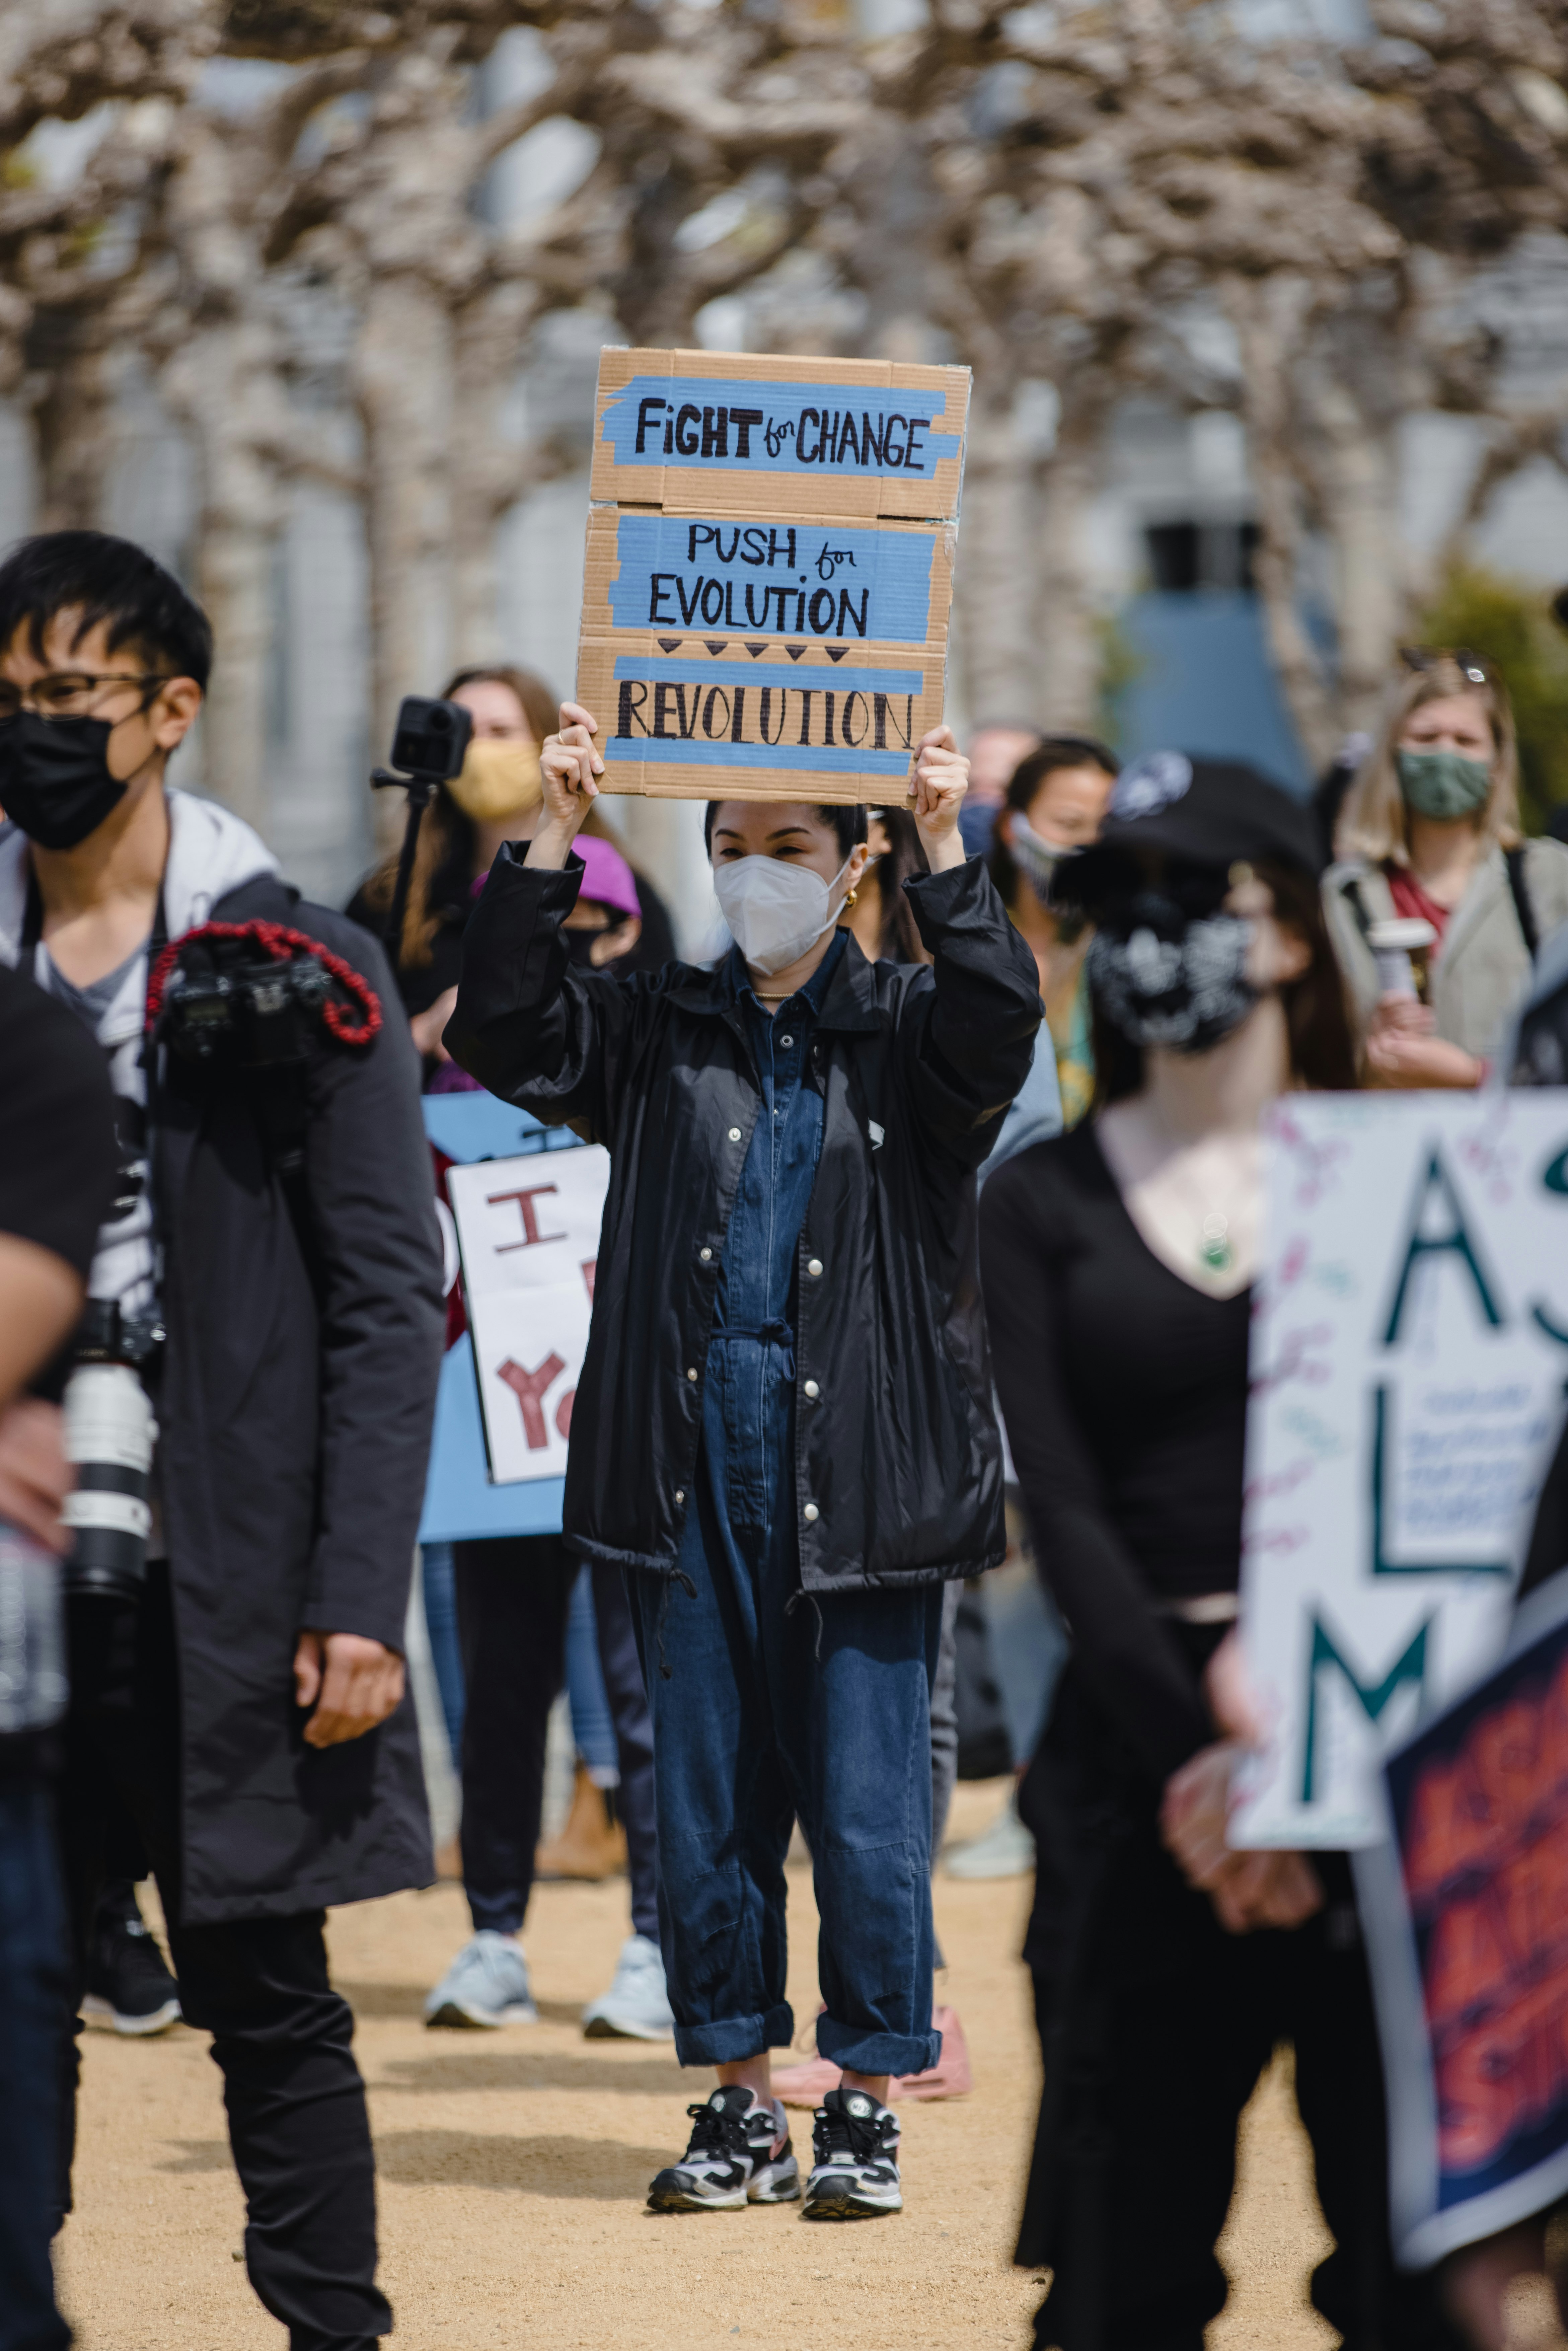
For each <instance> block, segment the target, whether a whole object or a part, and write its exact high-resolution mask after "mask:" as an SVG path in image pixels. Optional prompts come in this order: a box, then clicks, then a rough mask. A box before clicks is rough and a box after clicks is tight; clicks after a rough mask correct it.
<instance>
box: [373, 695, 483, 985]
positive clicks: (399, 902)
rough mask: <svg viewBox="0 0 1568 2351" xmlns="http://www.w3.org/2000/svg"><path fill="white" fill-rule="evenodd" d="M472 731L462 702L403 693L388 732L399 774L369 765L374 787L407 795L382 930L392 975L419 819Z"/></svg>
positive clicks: (457, 766) (397, 964) (458, 766)
mask: <svg viewBox="0 0 1568 2351" xmlns="http://www.w3.org/2000/svg"><path fill="white" fill-rule="evenodd" d="M473 731H474V721H473V718H472V716H470V714H469V713H468V712H467V711H466V710H465V709H464V708H463V706H462V705H461V704H460V703H456V702H429V701H427V700H426V699H425V698H424V696H423V695H418V694H405V695H403V698H402V702H401V703H399V705H398V713H397V727H396V730H395V732H394V733H393V736H392V767H393V768H396V770H397V773H396V774H395V775H392V774H391V773H389V771H388V769H387V768H371V783H372V784H373V785H374V787H375V788H376V789H377V790H378V791H385V790H388V789H395V788H396V787H397V786H398V785H400V784H401V785H402V789H403V790H404V791H405V792H407V794H408V822H407V823H406V824H405V825H404V827H403V834H402V849H401V850H400V852H398V861H397V879H396V880H395V882H394V883H392V905H391V907H390V908H389V909H388V912H387V923H386V928H385V930H384V931H383V932H382V942H383V944H384V946H385V947H386V951H387V956H388V959H389V961H390V962H391V964H392V976H393V977H394V978H395V977H397V975H398V973H399V972H400V971H401V970H402V926H403V921H404V918H405V917H406V915H407V913H408V893H409V885H410V883H412V882H413V860H414V852H416V850H417V849H418V847H419V820H420V819H421V817H423V814H424V811H425V810H426V809H427V808H428V807H429V806H430V803H431V801H432V800H433V799H434V797H435V792H436V789H437V787H438V786H439V785H442V784H447V783H450V782H451V780H452V778H453V777H454V776H455V775H458V774H460V773H461V772H462V768H463V761H464V758H465V754H466V752H467V749H468V744H469V740H470V738H471V737H472V735H473Z"/></svg>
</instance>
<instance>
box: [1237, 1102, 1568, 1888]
mask: <svg viewBox="0 0 1568 2351" xmlns="http://www.w3.org/2000/svg"><path fill="white" fill-rule="evenodd" d="M1264 1153H1265V1159H1264V1165H1265V1183H1266V1194H1267V1222H1266V1233H1267V1240H1266V1249H1265V1259H1264V1265H1263V1269H1262V1272H1261V1275H1260V1281H1259V1285H1258V1291H1257V1301H1258V1302H1257V1306H1256V1309H1255V1313H1254V1319H1253V1325H1252V1338H1251V1382H1252V1396H1251V1404H1250V1408H1249V1419H1248V1432H1247V1503H1246V1519H1245V1532H1244V1538H1243V1563H1242V1579H1241V1627H1242V1637H1243V1641H1244V1644H1245V1647H1246V1653H1247V1660H1248V1665H1249V1671H1250V1674H1251V1677H1252V1680H1253V1685H1254V1687H1255V1689H1256V1691H1257V1694H1258V1696H1259V1698H1260V1702H1261V1705H1262V1708H1263V1712H1264V1718H1265V1721H1266V1724H1267V1728H1268V1738H1267V1744H1266V1746H1265V1747H1264V1749H1263V1750H1262V1751H1261V1752H1260V1754H1259V1755H1258V1756H1256V1757H1254V1758H1253V1759H1251V1761H1249V1765H1248V1767H1247V1771H1246V1773H1245V1776H1244V1779H1243V1782H1242V1787H1243V1802H1242V1803H1241V1806H1240V1809H1239V1812H1238V1813H1237V1814H1236V1815H1235V1817H1234V1818H1233V1821H1232V1823H1231V1832H1230V1841H1231V1843H1232V1844H1233V1845H1237V1846H1252V1845H1283V1846H1289V1845H1306V1846H1313V1845H1315V1846H1326V1847H1334V1846H1359V1845H1364V1844H1369V1843H1371V1842H1373V1841H1374V1840H1375V1837H1376V1836H1377V1835H1378V1834H1380V1827H1379V1823H1380V1819H1381V1814H1380V1810H1379V1805H1378V1802H1377V1800H1376V1794H1375V1784H1374V1782H1375V1771H1376V1768H1377V1764H1378V1761H1379V1760H1380V1758H1381V1757H1382V1755H1383V1753H1384V1752H1385V1750H1387V1749H1388V1748H1390V1747H1391V1746H1393V1745H1394V1744H1396V1742H1397V1741H1398V1740H1401V1739H1404V1738H1406V1737H1407V1736H1408V1734H1409V1733H1410V1731H1411V1730H1412V1729H1413V1728H1414V1727H1415V1725H1416V1722H1417V1720H1418V1719H1421V1718H1422V1717H1423V1716H1424V1715H1426V1714H1427V1713H1428V1712H1430V1711H1431V1710H1432V1709H1433V1708H1437V1707H1439V1706H1442V1705H1444V1704H1446V1703H1447V1702H1448V1700H1449V1699H1451V1698H1454V1697H1456V1696H1457V1695H1458V1693H1459V1692H1460V1691H1461V1690H1462V1689H1464V1688H1465V1687H1468V1686H1469V1683H1470V1682H1472V1681H1473V1680H1474V1679H1475V1678H1476V1677H1477V1676H1478V1675H1479V1674H1480V1673H1482V1672H1484V1671H1485V1670H1486V1669H1487V1668H1488V1667H1490V1665H1491V1664H1492V1663H1493V1662H1494V1660H1495V1659H1496V1657H1497V1656H1499V1654H1500V1651H1501V1648H1502V1645H1503V1641H1504V1639H1505V1637H1506V1634H1507V1627H1508V1623H1509V1617H1510V1613H1511V1599H1512V1591H1513V1585H1514V1583H1515V1581H1516V1578H1517V1575H1518V1571H1519V1568H1520V1566H1521V1562H1522V1559H1523V1554H1524V1551H1525V1548H1526V1546H1527V1544H1528V1541H1529V1537H1530V1530H1531V1520H1532V1517H1533V1511H1534V1505H1535V1501H1536V1498H1537V1495H1538V1492H1539V1489H1540V1483H1541V1479H1542V1477H1543V1475H1544V1473H1545V1470H1546V1468H1547V1466H1548V1464H1549V1462H1550V1459H1551V1456H1552V1448H1553V1447H1554V1445H1555V1443H1556V1439H1557V1434H1558V1430H1559V1426H1560V1424H1561V1420H1562V1415H1563V1384H1564V1380H1565V1379H1568V1093H1565V1092H1560V1091H1557V1090H1555V1089H1554V1090H1551V1091H1540V1092H1536V1091H1525V1092H1511V1093H1490V1092H1489V1093H1484V1094H1463V1095H1452V1096H1446V1095H1441V1094H1410V1095H1404V1096H1401V1095H1391V1094H1382V1095H1379V1094H1375V1093H1368V1094H1318V1095H1294V1096H1291V1097H1290V1098H1289V1099H1288V1100H1287V1101H1286V1102H1281V1104H1280V1105H1279V1106H1278V1107H1277V1109H1276V1111H1275V1112H1274V1113H1273V1115H1272V1117H1271V1120H1270V1127H1269V1130H1268V1132H1267V1134H1266V1138H1265V1144H1264Z"/></svg>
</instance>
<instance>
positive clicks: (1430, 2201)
mask: <svg viewBox="0 0 1568 2351" xmlns="http://www.w3.org/2000/svg"><path fill="white" fill-rule="evenodd" d="M1560 1587H1564V1588H1560ZM1384 1788H1385V1799H1386V1820H1387V1824H1388V1831H1389V1834H1388V1837H1387V1839H1386V1841H1385V1842H1384V1843H1383V1844H1379V1845H1376V1846H1375V1847H1373V1848H1371V1849H1370V1850H1369V1851H1367V1852H1365V1853H1362V1854H1358V1855H1357V1856H1356V1892H1357V1899H1358V1907H1359V1908H1360V1911H1361V1916H1362V1921H1363V1926H1364V1931H1365V1934H1366V1938H1367V1946H1368V1950H1369V1953H1370V1957H1371V1961H1372V1974H1373V1987H1374V1991H1375V1995H1376V2000H1377V2016H1378V2027H1379V2032H1380V2035H1381V2038H1382V2043H1383V2054H1384V2073H1385V2079H1386V2082H1387V2086H1388V2120H1389V2196H1390V2212H1391V2218H1392V2220H1393V2223H1394V2240H1395V2247H1396V2252H1397V2254H1398V2257H1399V2259H1400V2260H1401V2261H1402V2262H1404V2263H1405V2264H1406V2266H1407V2267H1410V2268H1414V2269H1425V2268H1427V2267H1429V2266H1430V2264H1431V2263H1432V2262H1437V2261H1440V2260H1441V2259H1442V2257H1443V2256H1444V2255H1445V2254H1446V2253H1450V2252H1453V2251H1454V2250H1455V2248H1456V2247H1458V2246H1459V2245H1468V2244H1474V2243H1476V2242H1477V2241H1479V2239H1480V2238H1482V2237H1487V2236H1490V2235H1491V2234H1492V2233H1493V2232H1494V2231H1497V2230H1499V2229H1506V2228H1510V2227H1511V2226H1512V2224H1513V2223H1514V2222H1515V2221H1517V2220H1526V2219H1528V2218H1529V2217H1530V2216H1531V2214H1533V2213H1537V2212H1541V2211H1543V2210H1546V2208H1547V2207H1548V2206H1550V2205H1552V2204H1553V2203H1555V2202H1556V2200H1557V2199H1558V2198H1560V2197H1561V2196H1562V2195H1563V2193H1564V2192H1565V2191H1568V1576H1562V1575H1559V1576H1557V1577H1555V1578H1554V1579H1553V1581H1552V1583H1550V1584H1548V1585H1546V1586H1544V1587H1543V1588H1542V1591H1541V1592H1540V1593H1536V1594H1534V1595H1532V1597H1531V1600H1529V1601H1528V1602H1527V1603H1526V1604H1525V1606H1524V1608H1523V1609H1521V1612H1520V1620H1519V1624H1518V1625H1517V1626H1516V1628H1515V1632H1514V1635H1513V1638H1512V1639H1511V1642H1510V1645H1509V1651H1508V1656H1507V1658H1506V1660H1505V1662H1504V1663H1503V1664H1502V1665H1501V1666H1500V1667H1498V1668H1497V1669H1496V1671H1494V1672H1493V1673H1491V1674H1490V1675H1489V1676H1488V1677H1487V1678H1486V1679H1485V1680H1484V1681H1483V1682H1482V1683H1481V1684H1480V1685H1479V1687H1478V1688H1476V1689H1474V1690H1473V1691H1471V1692H1470V1694H1469V1696H1468V1697H1466V1698H1463V1699H1461V1700H1460V1701H1459V1702H1458V1704H1457V1705H1455V1706H1452V1707H1450V1708H1448V1710H1447V1712H1445V1713H1443V1714H1441V1715H1439V1716H1438V1717H1437V1719H1435V1720H1434V1721H1432V1722H1430V1723H1428V1724H1427V1725H1426V1726H1425V1727H1424V1728H1423V1729H1421V1730H1419V1731H1418V1732H1417V1733H1416V1736H1415V1737H1414V1738H1413V1739H1411V1740H1408V1741H1407V1742H1406V1745H1404V1746H1403V1747H1401V1748H1400V1749H1399V1750H1397V1752H1396V1753H1395V1754H1394V1755H1393V1756H1391V1757H1390V1758H1389V1760H1388V1761H1387V1764H1386V1766H1385V1772H1384Z"/></svg>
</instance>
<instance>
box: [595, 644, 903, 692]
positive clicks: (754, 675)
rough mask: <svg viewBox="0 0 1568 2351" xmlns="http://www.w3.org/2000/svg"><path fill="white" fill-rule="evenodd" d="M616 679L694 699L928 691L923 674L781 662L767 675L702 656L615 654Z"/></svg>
mask: <svg viewBox="0 0 1568 2351" xmlns="http://www.w3.org/2000/svg"><path fill="white" fill-rule="evenodd" d="M615 674H616V676H617V677H618V678H621V677H632V678H647V679H649V680H653V679H658V678H667V679H669V680H670V681H671V682H672V683H673V682H674V681H675V680H677V679H678V680H679V681H680V682H681V683H682V684H685V685H689V686H690V687H691V688H692V691H693V692H694V693H695V694H702V693H704V692H705V691H706V688H707V687H709V686H710V685H755V686H768V687H770V688H771V689H772V691H773V692H774V693H776V694H815V695H821V694H824V693H830V694H836V695H840V696H843V695H851V694H896V695H905V694H922V693H924V692H925V672H924V670H918V669H839V668H836V667H835V668H833V669H821V668H819V667H818V665H817V664H815V663H813V664H812V665H811V667H810V669H806V670H796V669H786V668H785V667H784V665H783V664H782V662H769V663H768V666H767V668H766V669H761V668H757V667H754V666H753V664H751V663H749V662H729V661H705V660H704V659H703V658H702V656H701V654H700V653H697V654H694V655H693V656H692V658H691V659H690V660H689V661H682V660H681V659H680V658H679V657H678V656H676V657H674V658H671V659H668V660H660V659H659V658H658V657H657V656H656V655H654V654H651V653H649V654H643V653H617V655H616V657H615Z"/></svg>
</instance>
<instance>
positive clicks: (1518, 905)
mask: <svg viewBox="0 0 1568 2351" xmlns="http://www.w3.org/2000/svg"><path fill="white" fill-rule="evenodd" d="M1502 858H1503V863H1504V864H1505V865H1506V866H1507V868H1508V886H1509V891H1510V893H1511V896H1512V899H1513V911H1514V913H1515V914H1517V915H1518V917H1519V931H1520V936H1521V938H1522V939H1523V941H1524V951H1525V953H1526V955H1528V956H1529V957H1530V960H1531V963H1533V962H1534V961H1535V957H1536V955H1537V952H1538V951H1539V949H1540V946H1541V933H1540V930H1539V929H1538V927H1537V925H1536V921H1535V909H1534V907H1533V906H1532V905H1531V903H1530V885H1529V883H1527V882H1526V880H1525V878H1524V843H1523V841H1520V842H1518V843H1517V844H1516V845H1515V846H1514V847H1513V848H1512V849H1505V850H1504V851H1503V852H1502Z"/></svg>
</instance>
